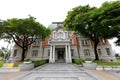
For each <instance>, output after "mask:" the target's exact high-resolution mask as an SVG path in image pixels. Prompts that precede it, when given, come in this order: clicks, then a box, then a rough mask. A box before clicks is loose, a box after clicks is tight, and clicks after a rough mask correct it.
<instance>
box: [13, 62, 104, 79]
mask: <svg viewBox="0 0 120 80" xmlns="http://www.w3.org/2000/svg"><path fill="white" fill-rule="evenodd" d="M88 79H89V80H104V79H103V78H101V77H99V76H96V75H91V74H89V73H87V72H86V71H84V70H83V69H81V68H80V67H78V66H77V65H75V64H66V63H54V64H45V65H43V66H42V67H38V68H37V69H34V70H32V71H30V72H29V73H27V74H24V75H22V76H19V77H16V78H14V79H11V80H88Z"/></svg>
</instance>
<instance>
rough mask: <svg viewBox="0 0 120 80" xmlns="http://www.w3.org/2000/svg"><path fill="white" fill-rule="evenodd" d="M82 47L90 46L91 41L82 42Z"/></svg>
mask: <svg viewBox="0 0 120 80" xmlns="http://www.w3.org/2000/svg"><path fill="white" fill-rule="evenodd" d="M82 45H83V46H89V45H90V44H89V40H82Z"/></svg>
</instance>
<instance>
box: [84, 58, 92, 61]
mask: <svg viewBox="0 0 120 80" xmlns="http://www.w3.org/2000/svg"><path fill="white" fill-rule="evenodd" d="M84 60H85V61H92V58H90V57H86V58H85V59H84Z"/></svg>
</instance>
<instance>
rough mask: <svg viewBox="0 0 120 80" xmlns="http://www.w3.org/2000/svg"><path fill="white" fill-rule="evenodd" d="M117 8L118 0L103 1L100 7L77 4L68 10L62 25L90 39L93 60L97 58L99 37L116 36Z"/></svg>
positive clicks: (119, 7) (117, 30) (119, 15)
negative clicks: (93, 55) (92, 46)
mask: <svg viewBox="0 0 120 80" xmlns="http://www.w3.org/2000/svg"><path fill="white" fill-rule="evenodd" d="M119 9H120V1H115V2H105V3H103V5H102V6H101V7H100V8H97V7H90V6H89V5H85V6H78V7H75V8H73V9H72V10H71V11H69V12H68V15H67V18H66V19H65V21H64V23H63V25H64V27H65V28H66V29H70V30H74V31H76V32H77V33H79V34H80V35H83V36H85V37H87V38H89V39H90V40H92V42H93V44H94V52H95V60H99V57H98V54H97V46H98V43H99V39H100V38H102V39H109V38H113V37H116V35H118V32H119V30H120V28H119V19H120V18H119V17H120V10H119ZM114 21H115V22H114Z"/></svg>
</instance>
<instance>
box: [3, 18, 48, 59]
mask: <svg viewBox="0 0 120 80" xmlns="http://www.w3.org/2000/svg"><path fill="white" fill-rule="evenodd" d="M4 24H5V27H4V34H3V38H7V39H11V38H12V39H13V41H14V42H15V43H16V44H17V45H18V46H19V47H20V48H21V49H22V61H23V60H24V58H25V56H26V51H27V50H28V47H29V46H30V45H31V44H32V43H34V42H35V41H36V40H37V39H42V40H44V39H45V38H46V37H47V36H49V34H50V29H47V28H46V27H45V26H43V25H42V24H40V23H39V22H37V21H36V18H34V17H32V16H29V18H25V19H17V18H12V19H8V20H7V21H4Z"/></svg>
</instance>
